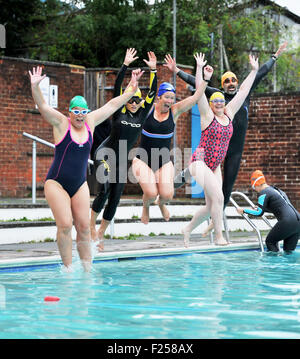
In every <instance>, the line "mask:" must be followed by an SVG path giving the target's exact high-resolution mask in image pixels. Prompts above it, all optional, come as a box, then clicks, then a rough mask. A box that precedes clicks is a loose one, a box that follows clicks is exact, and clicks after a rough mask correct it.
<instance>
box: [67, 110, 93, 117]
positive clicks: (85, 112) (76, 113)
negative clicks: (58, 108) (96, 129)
mask: <svg viewBox="0 0 300 359" xmlns="http://www.w3.org/2000/svg"><path fill="white" fill-rule="evenodd" d="M71 112H72V113H74V115H76V116H78V115H80V114H82V115H83V116H85V115H87V114H88V113H89V110H81V111H80V110H71Z"/></svg>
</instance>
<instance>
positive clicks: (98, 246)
mask: <svg viewBox="0 0 300 359" xmlns="http://www.w3.org/2000/svg"><path fill="white" fill-rule="evenodd" d="M97 248H98V252H102V251H103V250H104V239H99V243H98V244H97Z"/></svg>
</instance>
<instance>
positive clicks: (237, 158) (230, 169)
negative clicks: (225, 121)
mask: <svg viewBox="0 0 300 359" xmlns="http://www.w3.org/2000/svg"><path fill="white" fill-rule="evenodd" d="M286 46H287V43H286V42H285V43H284V44H282V45H281V46H280V47H279V48H278V50H277V52H276V53H275V54H274V55H272V56H271V58H270V59H269V60H268V61H267V62H266V63H264V64H263V65H262V66H261V67H260V69H259V70H258V72H257V75H256V78H255V80H254V83H253V85H252V88H251V90H250V92H249V95H248V97H247V98H246V100H245V102H244V104H243V105H242V106H241V108H240V110H239V111H238V112H237V113H236V115H235V116H234V119H233V121H232V124H233V134H232V137H231V139H230V143H229V147H228V150H227V154H226V157H225V160H224V163H223V187H222V190H223V195H224V208H225V207H226V206H227V204H228V202H229V199H230V195H231V192H232V189H233V186H234V183H235V180H236V178H237V175H238V171H239V168H240V163H241V159H242V154H243V149H244V143H245V137H246V132H247V128H248V111H249V105H250V96H251V93H252V92H253V91H254V90H255V88H256V87H257V86H258V84H259V83H260V81H261V80H262V79H263V78H264V77H265V76H266V75H267V73H268V72H269V71H270V70H271V68H272V67H273V65H274V63H275V61H276V60H277V58H278V57H279V55H280V54H281V53H282V51H284V49H285V48H286ZM165 61H166V66H167V67H168V69H169V70H170V71H172V72H175V73H176V74H177V75H178V76H179V77H180V78H181V79H182V80H184V81H185V82H187V83H188V84H190V85H191V86H193V87H195V77H194V76H192V75H189V74H187V73H185V72H184V71H182V70H180V69H179V68H178V67H177V66H176V62H175V60H174V59H172V58H171V57H166V58H165ZM221 84H222V87H223V91H220V90H219V89H216V88H212V87H209V86H208V87H207V89H206V91H205V95H206V97H207V98H210V96H211V95H212V94H213V93H214V92H223V94H224V96H225V101H226V104H227V103H228V102H230V101H231V100H232V99H233V97H234V96H235V95H236V93H237V91H238V79H237V77H236V75H235V74H234V73H232V72H226V73H225V74H224V75H223V76H222V82H221ZM190 178H191V174H190V173H189V170H188V168H186V169H184V170H183V171H181V172H180V173H179V174H178V175H177V176H176V177H175V179H174V187H175V188H179V187H181V186H183V185H184V184H185V183H186V182H188V181H190ZM212 228H213V225H212V223H211V224H210V225H209V227H208V228H207V229H206V230H205V232H204V233H203V236H206V235H207V234H208V232H209V231H210V230H211V229H212Z"/></svg>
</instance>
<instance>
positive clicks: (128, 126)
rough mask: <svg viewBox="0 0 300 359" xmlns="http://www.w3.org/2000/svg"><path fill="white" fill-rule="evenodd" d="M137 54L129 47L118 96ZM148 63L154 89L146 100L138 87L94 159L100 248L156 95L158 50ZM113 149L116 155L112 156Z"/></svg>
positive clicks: (117, 85)
mask: <svg viewBox="0 0 300 359" xmlns="http://www.w3.org/2000/svg"><path fill="white" fill-rule="evenodd" d="M136 54H137V51H136V50H135V49H134V48H130V49H127V51H126V55H125V59H124V63H123V65H122V67H121V69H120V71H119V73H118V76H117V78H116V82H115V86H114V97H116V96H119V95H120V94H121V93H122V82H123V80H124V76H125V73H126V70H127V68H128V66H129V65H130V64H131V63H132V62H133V61H135V60H136V59H137V57H136ZM144 62H145V63H146V64H147V66H148V67H149V68H150V86H149V87H150V90H149V92H148V94H147V96H146V98H145V100H143V98H142V94H141V91H140V90H139V89H138V90H137V91H136V92H135V94H134V95H133V97H132V98H131V99H130V100H129V101H128V102H127V103H126V104H125V105H124V106H123V107H121V108H120V109H119V110H118V111H116V112H115V113H114V115H113V119H112V130H111V134H110V135H109V137H108V138H107V139H106V140H105V141H104V142H103V143H102V144H101V145H100V146H99V147H98V148H97V150H96V152H95V160H94V162H95V164H96V168H97V170H96V171H95V172H96V177H97V180H100V181H99V182H100V189H99V193H98V194H97V196H96V198H95V200H94V202H93V205H92V210H91V222H90V226H91V234H92V239H93V240H97V239H98V240H99V245H98V248H99V250H103V248H104V244H103V241H104V233H105V230H106V229H107V227H108V225H109V223H110V221H111V220H112V219H113V217H114V215H115V213H116V210H117V206H118V204H119V202H120V198H121V195H122V193H123V190H124V186H125V183H126V182H127V172H128V171H127V162H128V153H129V151H130V150H131V149H132V147H133V146H134V144H135V143H136V141H137V139H138V137H139V136H140V134H141V131H142V126H143V124H144V121H145V119H146V117H147V115H148V113H149V111H150V109H151V107H152V105H153V102H154V99H155V95H156V88H157V78H156V56H155V54H154V52H152V51H149V52H148V60H144ZM137 71H138V70H137ZM139 71H140V70H139ZM124 141H125V142H126V148H122V143H124ZM111 152H112V153H113V156H111V155H110V153H111ZM106 157H107V158H106ZM112 157H113V158H112ZM120 157H121V160H120ZM111 174H112V176H111ZM98 176H99V177H100V178H98ZM113 177H114V178H113ZM107 199H108V203H107V205H106V207H105V210H104V213H103V217H102V220H101V225H100V228H99V230H98V232H96V228H95V227H96V219H97V217H98V215H99V213H100V212H101V210H102V209H103V207H104V204H105V202H106V200H107Z"/></svg>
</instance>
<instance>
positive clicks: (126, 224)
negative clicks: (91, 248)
mask: <svg viewBox="0 0 300 359" xmlns="http://www.w3.org/2000/svg"><path fill="white" fill-rule="evenodd" d="M178 202H179V203H178ZM200 203H201V200H200V202H199V200H198V201H194V200H192V201H190V200H186V201H182V200H181V201H172V202H171V203H170V204H168V208H169V211H170V214H171V218H170V220H169V221H168V222H166V221H164V219H163V218H162V215H161V212H160V210H159V207H158V206H151V207H150V222H149V223H148V224H147V225H144V224H143V223H141V221H140V217H141V213H142V202H141V201H140V200H121V205H120V206H119V207H118V208H117V212H116V215H115V219H114V223H113V224H112V225H111V226H109V228H108V229H107V231H106V234H107V235H110V236H111V237H114V238H120V237H122V238H124V237H128V236H131V237H132V236H149V235H150V236H159V235H162V236H164V235H177V234H179V233H181V230H182V228H183V227H184V226H186V224H187V222H188V221H190V220H191V218H192V216H193V214H194V213H195V212H196V211H197V209H198V208H199V205H200ZM16 205H17V206H16V207H15V206H13V203H9V206H8V207H7V206H6V205H5V206H3V204H2V206H0V243H1V244H12V243H25V242H27V243H28V242H39V241H45V240H54V239H55V238H56V226H55V221H54V219H53V215H52V212H51V210H50V208H49V207H48V206H47V204H46V202H45V201H44V203H39V204H38V206H32V205H31V204H29V205H28V203H27V204H26V203H25V204H24V203H20V202H19V203H16ZM41 206H42V207H41ZM226 216H227V222H228V227H229V230H230V231H231V232H234V231H240V232H246V231H250V232H253V229H252V228H251V226H250V225H249V224H248V223H247V222H246V221H245V220H244V219H243V218H242V217H241V216H239V215H238V214H237V212H236V210H235V208H234V207H232V206H228V207H227V208H226ZM101 217H102V213H100V215H99V217H98V218H99V220H98V221H97V224H99V223H100V219H101ZM274 221H275V220H271V223H272V222H273V223H274ZM254 223H255V224H256V226H257V227H258V228H259V229H260V230H268V229H269V228H268V226H267V225H266V224H265V223H264V222H263V221H261V220H260V219H255V220H254ZM206 226H207V222H204V223H202V224H201V225H200V226H199V227H197V228H196V229H195V231H194V232H193V233H194V234H195V235H198V236H199V234H201V233H202V232H203V231H204V229H205V228H206ZM72 237H73V238H75V237H76V232H75V228H74V227H73V229H72Z"/></svg>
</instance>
